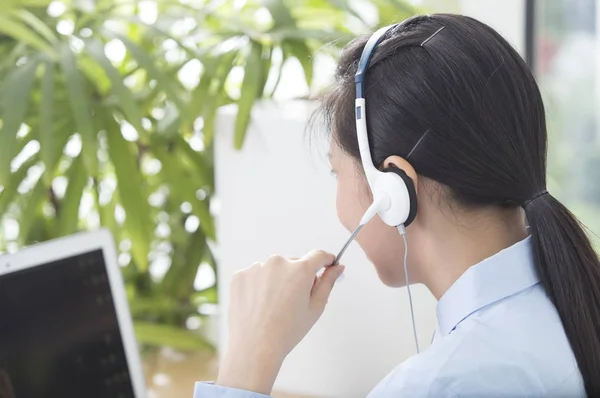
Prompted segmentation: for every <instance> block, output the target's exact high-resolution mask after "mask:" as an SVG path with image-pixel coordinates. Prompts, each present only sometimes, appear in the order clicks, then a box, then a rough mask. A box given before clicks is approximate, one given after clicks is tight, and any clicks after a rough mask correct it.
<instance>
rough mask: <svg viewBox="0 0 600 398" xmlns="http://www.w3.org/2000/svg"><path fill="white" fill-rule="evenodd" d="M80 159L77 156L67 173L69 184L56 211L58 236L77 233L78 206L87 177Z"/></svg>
mask: <svg viewBox="0 0 600 398" xmlns="http://www.w3.org/2000/svg"><path fill="white" fill-rule="evenodd" d="M81 157H82V155H79V156H78V157H77V158H76V159H74V160H73V163H72V164H71V167H69V171H68V172H67V179H68V181H69V184H68V185H67V190H66V191H65V196H64V198H63V200H62V201H61V202H60V208H59V211H58V233H59V235H60V236H64V235H69V234H72V233H74V232H77V225H78V221H79V205H80V204H81V197H82V195H83V189H84V188H85V186H86V185H87V182H88V175H87V173H86V170H85V167H83V164H82V160H81Z"/></svg>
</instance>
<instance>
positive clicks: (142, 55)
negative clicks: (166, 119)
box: [118, 35, 185, 111]
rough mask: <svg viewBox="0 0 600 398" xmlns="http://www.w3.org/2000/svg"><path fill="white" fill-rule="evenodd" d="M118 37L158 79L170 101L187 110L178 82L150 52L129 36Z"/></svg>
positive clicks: (149, 72) (143, 66) (153, 76)
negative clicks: (158, 64)
mask: <svg viewBox="0 0 600 398" xmlns="http://www.w3.org/2000/svg"><path fill="white" fill-rule="evenodd" d="M118 38H119V39H120V40H121V41H122V42H123V44H125V46H126V47H127V49H128V50H129V52H130V53H131V55H132V56H133V58H135V60H136V61H137V63H138V64H139V65H140V66H141V67H142V68H144V69H145V70H146V71H147V72H148V74H149V75H150V76H151V77H152V78H153V79H156V82H157V83H158V85H159V86H160V87H162V89H163V91H164V92H165V94H166V95H167V98H168V99H169V100H170V101H173V103H174V104H175V105H176V106H177V108H179V109H180V110H182V111H183V110H185V106H184V104H183V102H182V101H181V100H180V95H179V93H178V92H177V85H176V83H175V82H174V81H173V80H172V79H170V78H169V77H168V76H167V74H166V73H164V72H163V70H161V69H159V68H158V66H156V60H154V59H152V57H151V56H150V54H148V53H147V52H146V51H145V50H144V49H143V48H141V47H139V46H138V45H137V44H135V43H134V42H132V41H131V40H129V39H128V38H126V37H124V36H121V35H119V36H118Z"/></svg>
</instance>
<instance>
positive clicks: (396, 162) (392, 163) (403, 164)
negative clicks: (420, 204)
mask: <svg viewBox="0 0 600 398" xmlns="http://www.w3.org/2000/svg"><path fill="white" fill-rule="evenodd" d="M388 167H396V168H399V169H401V170H403V171H404V172H405V173H406V175H407V176H409V177H410V179H411V180H412V181H413V184H414V186H415V191H417V190H418V186H419V184H418V183H417V182H418V176H417V172H416V171H415V169H414V167H412V165H411V164H410V163H409V162H408V161H407V160H406V159H404V158H402V157H400V156H396V155H392V156H388V157H387V158H386V159H385V160H384V162H383V168H384V169H387V168H388Z"/></svg>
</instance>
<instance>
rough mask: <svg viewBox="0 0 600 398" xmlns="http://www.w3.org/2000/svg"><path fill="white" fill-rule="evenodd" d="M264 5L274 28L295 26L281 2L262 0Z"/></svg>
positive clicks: (287, 9)
mask: <svg viewBox="0 0 600 398" xmlns="http://www.w3.org/2000/svg"><path fill="white" fill-rule="evenodd" d="M262 2H263V3H264V5H265V6H266V7H267V9H268V10H269V13H270V14H271V16H272V17H273V21H274V22H275V26H295V25H296V22H295V21H294V18H293V17H292V14H291V13H290V10H289V8H288V7H287V6H286V4H285V2H284V1H283V0H263V1H262Z"/></svg>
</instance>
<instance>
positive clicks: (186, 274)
mask: <svg viewBox="0 0 600 398" xmlns="http://www.w3.org/2000/svg"><path fill="white" fill-rule="evenodd" d="M205 248H206V237H205V236H204V233H203V232H202V229H201V228H198V230H196V232H194V233H193V234H192V235H191V236H190V237H189V239H188V241H187V242H186V246H185V248H183V250H180V251H179V253H181V255H176V256H174V258H173V262H172V264H171V267H170V268H169V270H168V271H167V273H166V274H165V277H164V279H163V281H162V283H161V286H162V288H163V289H164V292H165V293H166V294H167V295H168V296H169V297H175V298H178V299H180V300H183V299H185V298H186V297H190V294H192V293H193V291H194V278H195V276H196V273H197V272H198V267H199V265H200V262H201V261H202V257H203V256H204V249H205ZM179 253H177V254H179Z"/></svg>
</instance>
